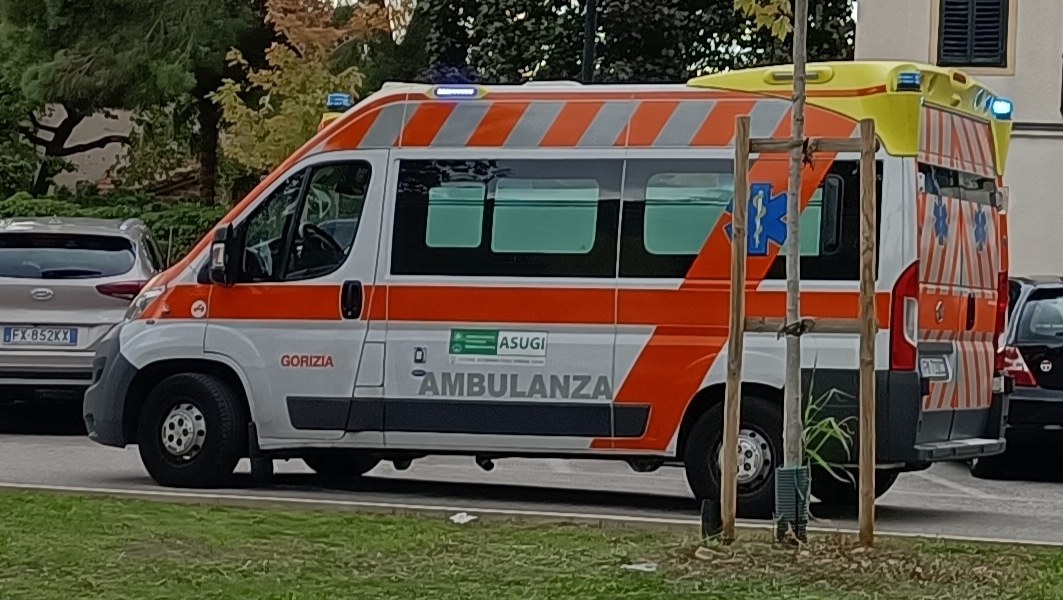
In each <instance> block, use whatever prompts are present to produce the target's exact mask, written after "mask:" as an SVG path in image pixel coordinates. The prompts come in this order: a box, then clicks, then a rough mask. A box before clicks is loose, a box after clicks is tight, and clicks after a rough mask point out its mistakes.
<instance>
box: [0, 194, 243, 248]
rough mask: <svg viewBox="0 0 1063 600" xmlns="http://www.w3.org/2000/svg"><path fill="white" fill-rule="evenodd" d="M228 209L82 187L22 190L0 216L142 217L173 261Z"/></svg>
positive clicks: (2, 203)
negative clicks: (46, 193) (44, 192)
mask: <svg viewBox="0 0 1063 600" xmlns="http://www.w3.org/2000/svg"><path fill="white" fill-rule="evenodd" d="M226 211H227V209H226V208H225V207H221V206H203V205H201V204H198V203H195V202H167V201H165V200H162V199H160V198H157V197H155V196H152V195H150V194H145V193H142V192H130V191H116V192H113V193H109V194H100V193H98V192H93V191H92V190H89V189H87V188H82V189H81V190H79V193H77V194H69V193H63V194H59V195H56V196H50V197H45V198H34V197H33V196H31V195H29V194H28V193H25V192H22V193H18V194H15V195H14V196H11V197H10V198H8V199H6V200H0V218H10V217H50V216H59V217H93V218H101V219H130V218H134V217H136V218H139V219H142V220H143V221H144V223H145V224H147V226H148V227H150V228H151V230H152V232H153V233H154V234H155V237H156V238H157V240H158V242H159V246H160V248H161V249H162V252H163V255H164V256H166V257H167V260H168V262H170V263H173V262H176V261H177V260H179V259H180V258H181V257H182V256H184V255H185V254H186V253H187V252H188V251H189V250H190V249H191V248H192V246H194V245H195V244H196V242H198V241H199V240H200V239H201V238H202V237H203V236H204V235H205V234H206V233H207V232H208V231H210V229H211V228H213V227H214V225H215V224H217V222H218V220H220V219H221V218H222V217H223V216H224V215H225V212H226Z"/></svg>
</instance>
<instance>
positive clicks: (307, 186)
mask: <svg viewBox="0 0 1063 600" xmlns="http://www.w3.org/2000/svg"><path fill="white" fill-rule="evenodd" d="M371 175H372V169H371V167H370V165H369V163H366V162H361V161H352V162H344V163H337V164H328V165H322V166H318V167H314V168H312V169H308V170H304V171H300V172H299V173H297V174H295V175H293V176H292V177H291V178H290V179H289V180H288V181H286V182H285V183H283V184H282V185H281V186H280V187H278V188H277V189H276V190H274V191H273V193H272V194H271V195H270V196H269V197H268V198H266V200H265V201H263V202H262V203H261V204H259V205H258V206H257V207H256V208H255V210H254V212H253V213H252V214H251V215H250V217H248V219H247V221H245V222H244V223H243V224H241V225H240V228H241V230H243V231H244V232H245V233H244V234H243V235H244V248H245V251H244V264H243V270H242V274H241V281H245V282H253V281H294V280H302V279H312V278H315V277H321V276H324V275H327V274H329V273H332V272H333V271H335V270H336V269H338V268H339V267H340V266H341V265H342V264H343V263H344V261H346V259H347V255H348V254H349V253H350V251H351V248H352V247H353V246H354V240H355V237H356V236H357V234H358V223H359V220H360V219H361V216H362V209H363V207H364V205H365V196H366V192H367V190H368V186H369V179H370V176H371Z"/></svg>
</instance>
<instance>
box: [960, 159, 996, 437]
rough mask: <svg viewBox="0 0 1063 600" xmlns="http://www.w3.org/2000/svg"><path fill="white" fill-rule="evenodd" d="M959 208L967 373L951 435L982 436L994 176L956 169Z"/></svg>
mask: <svg viewBox="0 0 1063 600" xmlns="http://www.w3.org/2000/svg"><path fill="white" fill-rule="evenodd" d="M956 184H957V186H956V187H957V188H958V189H959V196H960V202H959V208H960V219H959V226H960V237H961V239H960V245H961V247H962V252H961V256H960V263H961V267H960V288H961V290H962V293H963V294H964V296H965V297H964V304H965V306H964V308H963V321H962V322H961V324H960V325H961V328H960V336H959V339H960V341H959V346H958V350H959V355H960V359H961V361H960V362H961V365H962V369H963V372H964V374H965V378H964V382H963V387H964V390H963V393H962V394H961V395H960V396H959V397H958V398H957V401H956V404H955V414H954V415H953V421H952V431H951V435H950V438H951V439H954V440H962V439H967V438H976V437H981V436H982V435H983V434H984V433H985V431H986V426H987V424H988V423H989V413H990V406H991V405H992V402H993V370H994V362H995V361H994V357H995V353H996V344H995V341H996V340H995V339H994V337H995V330H996V309H997V294H998V293H999V292H998V286H999V275H1000V271H1001V258H1000V237H999V235H998V234H997V228H998V225H999V221H1000V215H999V210H1000V208H999V206H998V194H997V190H996V184H995V181H994V179H993V178H991V177H987V176H982V175H975V174H969V173H965V172H956Z"/></svg>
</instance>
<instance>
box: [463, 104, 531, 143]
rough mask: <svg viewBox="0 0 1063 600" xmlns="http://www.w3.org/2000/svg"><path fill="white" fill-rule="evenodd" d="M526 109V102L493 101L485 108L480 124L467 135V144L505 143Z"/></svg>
mask: <svg viewBox="0 0 1063 600" xmlns="http://www.w3.org/2000/svg"><path fill="white" fill-rule="evenodd" d="M526 110H528V103H527V102H495V103H494V104H492V105H491V107H490V108H488V109H487V114H485V115H484V118H483V120H482V121H480V125H479V126H478V127H477V128H476V131H474V132H473V133H472V135H471V136H470V137H469V142H468V145H469V146H470V147H472V146H501V145H503V144H505V143H506V140H507V139H509V134H511V133H513V128H514V127H516V126H517V122H518V121H520V118H521V116H523V115H524V111H526Z"/></svg>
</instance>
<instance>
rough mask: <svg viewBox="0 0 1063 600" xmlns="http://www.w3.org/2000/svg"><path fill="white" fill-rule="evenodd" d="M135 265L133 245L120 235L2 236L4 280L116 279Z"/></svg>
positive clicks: (0, 256)
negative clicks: (8, 278) (115, 277)
mask: <svg viewBox="0 0 1063 600" xmlns="http://www.w3.org/2000/svg"><path fill="white" fill-rule="evenodd" d="M135 262H136V255H135V254H134V252H133V244H132V243H131V242H130V241H129V240H127V239H125V238H121V237H117V236H107V235H84V234H81V235H79V234H66V233H0V277H11V278H17V279H84V278H92V277H114V276H116V275H122V274H125V273H128V272H129V271H130V270H131V269H132V268H133V264H134V263H135Z"/></svg>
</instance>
